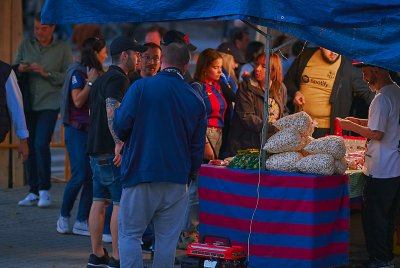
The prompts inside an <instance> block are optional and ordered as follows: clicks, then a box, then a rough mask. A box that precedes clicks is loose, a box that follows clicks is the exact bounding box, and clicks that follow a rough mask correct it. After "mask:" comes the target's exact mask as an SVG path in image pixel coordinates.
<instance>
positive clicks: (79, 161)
mask: <svg viewBox="0 0 400 268" xmlns="http://www.w3.org/2000/svg"><path fill="white" fill-rule="evenodd" d="M106 58H107V51H106V43H105V41H104V40H103V39H100V38H97V37H90V38H88V39H86V40H85V41H84V42H83V44H82V49H81V61H80V62H78V63H74V64H72V65H71V66H70V67H69V68H68V70H67V74H66V76H65V81H64V85H63V89H62V90H63V92H62V101H61V117H62V122H63V124H64V126H65V145H66V147H67V151H68V157H69V159H70V165H71V178H70V180H69V181H68V183H67V185H66V187H65V190H64V195H63V202H62V205H61V211H60V217H59V218H58V220H57V232H59V233H63V234H65V233H70V232H71V231H72V233H74V234H78V235H87V236H89V235H90V234H89V228H88V222H87V220H88V217H89V212H90V207H91V204H92V198H93V189H92V175H91V174H92V173H91V168H90V164H89V157H88V156H87V154H86V143H87V138H88V129H89V100H88V98H89V93H90V89H91V87H92V84H93V82H94V81H95V80H96V79H97V77H98V76H99V75H101V74H102V73H103V63H104V61H105V60H106ZM81 188H82V192H81V196H80V198H79V208H78V213H77V216H76V220H75V224H74V225H73V228H72V230H71V228H70V224H69V219H70V217H71V210H72V208H73V206H74V203H75V200H76V198H77V196H78V194H79V191H80V190H81Z"/></svg>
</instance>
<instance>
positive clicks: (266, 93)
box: [260, 27, 271, 170]
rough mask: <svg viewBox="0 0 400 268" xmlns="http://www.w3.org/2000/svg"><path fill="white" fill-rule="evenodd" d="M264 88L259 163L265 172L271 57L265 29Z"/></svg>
mask: <svg viewBox="0 0 400 268" xmlns="http://www.w3.org/2000/svg"><path fill="white" fill-rule="evenodd" d="M265 38H266V40H265V55H266V59H265V88H264V118H263V128H262V131H261V160H260V161H261V163H260V168H261V170H265V161H266V160H267V152H266V151H265V150H264V149H263V148H264V145H265V143H266V142H267V133H268V116H269V111H268V99H269V74H270V72H269V68H270V66H269V59H270V56H271V48H270V43H271V29H270V28H269V27H268V28H267V34H266V36H265Z"/></svg>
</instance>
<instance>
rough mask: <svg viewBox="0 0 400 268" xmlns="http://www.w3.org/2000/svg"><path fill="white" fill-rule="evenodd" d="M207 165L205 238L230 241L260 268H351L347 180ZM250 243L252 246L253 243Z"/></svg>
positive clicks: (202, 180) (202, 189)
mask: <svg viewBox="0 0 400 268" xmlns="http://www.w3.org/2000/svg"><path fill="white" fill-rule="evenodd" d="M260 178H261V179H260V187H259V196H260V199H259V202H258V209H257V210H256V211H255V214H254V219H253V223H252V231H251V235H249V234H250V231H249V230H250V222H251V218H252V215H253V212H254V208H255V207H256V203H257V184H258V182H259V174H258V171H255V170H251V171H250V170H242V169H228V168H221V167H214V166H210V165H203V166H202V167H201V169H200V172H199V181H198V183H199V215H200V225H199V233H200V235H205V234H207V235H218V236H227V237H229V238H230V239H231V240H232V244H233V245H240V246H243V247H244V248H245V250H246V252H248V253H249V256H248V265H249V267H254V268H264V267H265V268H275V267H276V268H278V267H279V268H280V267H285V268H290V267H293V268H303V267H304V268H320V267H337V266H341V265H347V264H348V261H349V258H348V252H349V217H350V215H349V196H348V177H347V176H346V175H334V176H321V175H313V174H299V173H288V172H273V171H263V172H261V177H260ZM248 241H249V243H248Z"/></svg>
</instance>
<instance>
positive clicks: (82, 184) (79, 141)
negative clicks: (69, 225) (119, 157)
mask: <svg viewBox="0 0 400 268" xmlns="http://www.w3.org/2000/svg"><path fill="white" fill-rule="evenodd" d="M87 138H88V134H87V132H85V131H82V130H79V129H76V128H74V127H71V126H66V127H65V145H66V146H67V150H68V156H69V159H70V165H71V178H70V180H69V182H68V183H67V185H66V187H65V190H64V197H63V203H62V205H61V216H63V217H71V210H72V208H73V206H74V203H75V200H76V198H77V196H78V194H79V191H80V190H81V189H82V192H81V197H80V199H79V209H78V213H77V216H76V219H77V220H78V221H80V222H82V221H87V219H88V217H89V212H90V207H91V205H92V199H93V185H92V170H91V168H90V162H89V156H88V155H87V154H86V144H87Z"/></svg>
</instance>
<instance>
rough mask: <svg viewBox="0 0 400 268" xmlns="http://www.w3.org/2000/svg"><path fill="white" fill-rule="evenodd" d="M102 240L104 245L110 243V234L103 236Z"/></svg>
mask: <svg viewBox="0 0 400 268" xmlns="http://www.w3.org/2000/svg"><path fill="white" fill-rule="evenodd" d="M102 240H103V242H104V243H112V238H111V235H110V234H103V237H102Z"/></svg>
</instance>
